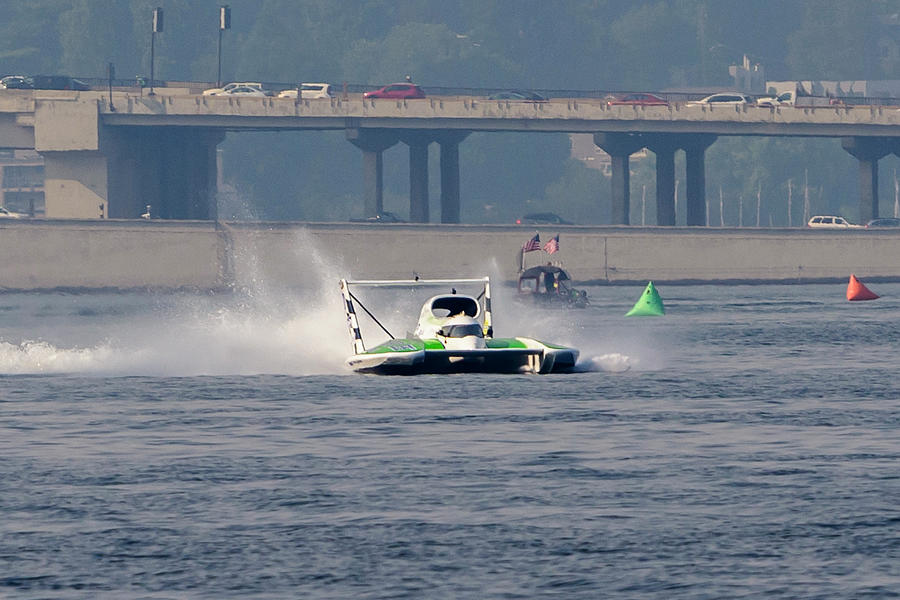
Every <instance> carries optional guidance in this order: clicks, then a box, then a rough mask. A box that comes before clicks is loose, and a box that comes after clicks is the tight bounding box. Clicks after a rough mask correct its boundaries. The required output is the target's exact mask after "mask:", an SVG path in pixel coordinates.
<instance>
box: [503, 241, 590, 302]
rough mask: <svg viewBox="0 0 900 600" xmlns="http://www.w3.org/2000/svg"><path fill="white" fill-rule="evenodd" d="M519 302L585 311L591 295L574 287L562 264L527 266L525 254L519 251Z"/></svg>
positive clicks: (517, 292) (517, 288)
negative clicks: (583, 309)
mask: <svg viewBox="0 0 900 600" xmlns="http://www.w3.org/2000/svg"><path fill="white" fill-rule="evenodd" d="M516 299H518V300H520V301H522V302H530V303H533V304H537V305H543V306H552V307H561V308H585V307H586V306H587V305H588V303H589V302H588V295H587V292H586V291H584V290H582V289H578V288H575V287H574V286H573V282H572V277H571V276H570V275H569V274H568V273H567V272H566V270H565V269H563V268H562V266H561V265H560V264H559V263H550V262H548V263H547V264H543V265H535V266H532V267H527V268H526V266H525V252H524V251H522V250H519V279H518V282H517V284H516Z"/></svg>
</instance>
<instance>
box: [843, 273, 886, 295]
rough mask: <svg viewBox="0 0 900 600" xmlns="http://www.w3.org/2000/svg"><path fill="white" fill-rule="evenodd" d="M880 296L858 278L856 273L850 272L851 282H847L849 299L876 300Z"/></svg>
mask: <svg viewBox="0 0 900 600" xmlns="http://www.w3.org/2000/svg"><path fill="white" fill-rule="evenodd" d="M877 298H879V296H878V294H876V293H875V292H873V291H872V290H870V289H869V288H867V287H866V286H864V285H863V284H862V282H860V280H859V279H857V278H856V275H853V274H852V273H851V274H850V283H848V284H847V300H850V301H855V300H875V299H877Z"/></svg>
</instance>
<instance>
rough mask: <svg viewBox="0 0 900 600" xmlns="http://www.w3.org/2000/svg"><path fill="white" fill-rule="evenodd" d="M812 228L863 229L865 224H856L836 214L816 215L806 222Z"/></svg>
mask: <svg viewBox="0 0 900 600" xmlns="http://www.w3.org/2000/svg"><path fill="white" fill-rule="evenodd" d="M806 226H807V227H812V228H813V229H863V228H864V227H865V225H856V224H854V223H851V222H850V221H848V220H847V219H845V218H844V217H839V216H836V215H816V216H814V217H812V218H811V219H810V220H809V222H808V223H807V224H806Z"/></svg>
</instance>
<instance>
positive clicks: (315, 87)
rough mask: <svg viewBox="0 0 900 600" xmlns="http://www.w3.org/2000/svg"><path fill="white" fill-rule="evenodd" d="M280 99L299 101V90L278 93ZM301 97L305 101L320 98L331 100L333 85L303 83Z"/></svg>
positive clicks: (293, 89)
mask: <svg viewBox="0 0 900 600" xmlns="http://www.w3.org/2000/svg"><path fill="white" fill-rule="evenodd" d="M278 97H279V98H293V99H294V100H296V99H297V88H291V89H289V90H282V91H280V92H278ZM300 97H301V98H303V99H304V100H310V99H312V100H315V99H318V98H331V84H329V83H301V84H300Z"/></svg>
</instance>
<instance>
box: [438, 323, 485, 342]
mask: <svg viewBox="0 0 900 600" xmlns="http://www.w3.org/2000/svg"><path fill="white" fill-rule="evenodd" d="M438 333H439V334H440V335H442V336H444V337H448V338H464V337H468V336H470V335H474V336H475V337H484V332H483V331H482V330H481V325H479V324H478V323H468V324H466V325H444V326H443V327H442V328H441V330H440V331H439V332H438Z"/></svg>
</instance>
